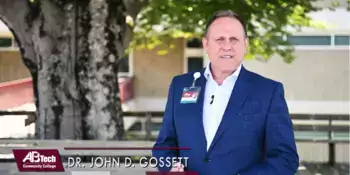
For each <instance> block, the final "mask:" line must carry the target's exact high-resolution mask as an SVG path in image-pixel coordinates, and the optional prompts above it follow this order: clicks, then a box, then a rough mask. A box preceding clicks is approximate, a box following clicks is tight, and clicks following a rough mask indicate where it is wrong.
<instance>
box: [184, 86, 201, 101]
mask: <svg viewBox="0 0 350 175" xmlns="http://www.w3.org/2000/svg"><path fill="white" fill-rule="evenodd" d="M200 92H201V87H185V88H184V90H183V92H182V97H181V101H180V103H183V104H186V103H197V100H198V97H199V93H200Z"/></svg>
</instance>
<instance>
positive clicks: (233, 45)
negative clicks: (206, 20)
mask: <svg viewBox="0 0 350 175" xmlns="http://www.w3.org/2000/svg"><path fill="white" fill-rule="evenodd" d="M202 43H203V48H204V49H205V51H206V52H207V54H208V56H209V59H210V62H211V65H212V67H213V68H215V69H216V70H220V71H224V72H229V71H234V70H235V69H236V68H237V67H238V65H239V64H240V63H241V62H242V61H243V58H244V55H245V53H246V50H247V49H246V47H247V38H246V37H245V33H244V30H243V27H242V24H241V23H240V22H239V21H238V20H237V19H234V18H229V17H222V18H218V19H216V20H215V21H214V22H213V23H212V24H211V25H210V27H209V31H208V33H207V36H206V37H204V38H203V39H202Z"/></svg>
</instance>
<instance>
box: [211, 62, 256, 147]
mask: <svg viewBox="0 0 350 175" xmlns="http://www.w3.org/2000/svg"><path fill="white" fill-rule="evenodd" d="M250 92H251V86H250V82H249V72H248V71H247V70H246V69H245V68H244V67H243V66H242V68H241V72H240V74H239V76H238V79H237V80H236V83H235V87H234V88H233V90H232V93H231V96H230V100H229V102H228V104H227V107H226V110H225V112H224V115H223V117H222V120H221V123H220V125H219V128H218V130H217V132H216V134H215V136H214V139H213V141H212V143H211V145H210V147H209V150H208V152H210V151H211V150H212V148H213V147H214V146H215V143H216V142H217V141H218V140H219V139H220V137H221V136H222V134H223V133H224V132H225V130H226V129H227V128H228V127H229V126H230V124H231V123H232V120H233V119H234V117H236V115H237V113H238V111H239V108H240V107H241V106H242V104H243V102H244V100H245V99H246V97H247V96H248V94H249V93H250Z"/></svg>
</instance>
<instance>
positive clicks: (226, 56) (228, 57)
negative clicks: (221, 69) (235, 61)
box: [220, 55, 233, 59]
mask: <svg viewBox="0 0 350 175" xmlns="http://www.w3.org/2000/svg"><path fill="white" fill-rule="evenodd" d="M220 58H223V59H232V58H233V56H232V55H223V56H220Z"/></svg>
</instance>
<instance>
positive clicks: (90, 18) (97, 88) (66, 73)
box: [0, 0, 126, 140]
mask: <svg viewBox="0 0 350 175" xmlns="http://www.w3.org/2000/svg"><path fill="white" fill-rule="evenodd" d="M15 3H17V5H16V6H15V5H14V4H15ZM19 3H21V4H20V5H21V6H22V7H23V8H22V10H23V18H25V20H19V21H16V20H18V16H17V19H14V17H11V16H13V15H14V14H15V13H17V12H18V10H17V11H16V10H14V8H15V7H17V6H19ZM2 5H6V6H7V7H5V6H3V7H4V8H0V14H1V16H0V17H1V18H2V19H3V20H4V21H6V23H7V24H8V26H9V27H10V28H12V29H13V31H14V32H15V34H16V35H15V36H16V39H17V40H18V43H19V45H20V46H22V47H23V51H22V56H23V55H25V53H27V51H28V52H30V51H33V54H32V55H31V56H29V58H25V57H23V59H24V62H26V61H27V62H28V63H27V64H26V65H27V67H28V65H32V68H29V67H28V68H29V70H30V71H31V73H32V75H33V80H34V84H35V88H34V89H36V92H37V93H36V99H37V101H38V102H37V103H36V105H37V113H38V119H37V123H36V125H37V131H36V133H37V134H38V137H39V138H40V139H101V140H107V139H118V140H121V139H124V124H123V120H122V109H121V102H120V98H119V88H118V74H117V73H118V69H117V68H118V61H119V59H120V58H121V57H122V54H123V52H124V46H123V36H124V35H123V34H124V32H125V27H126V24H125V16H124V12H125V8H124V4H123V2H122V1H118V0H75V1H63V0H41V1H34V3H32V2H30V1H20V0H4V1H2V2H0V6H2ZM11 5H12V6H13V8H12V9H11V8H10V9H11V10H6V8H9V7H8V6H11ZM33 65H34V66H33ZM35 81H37V82H35Z"/></svg>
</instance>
